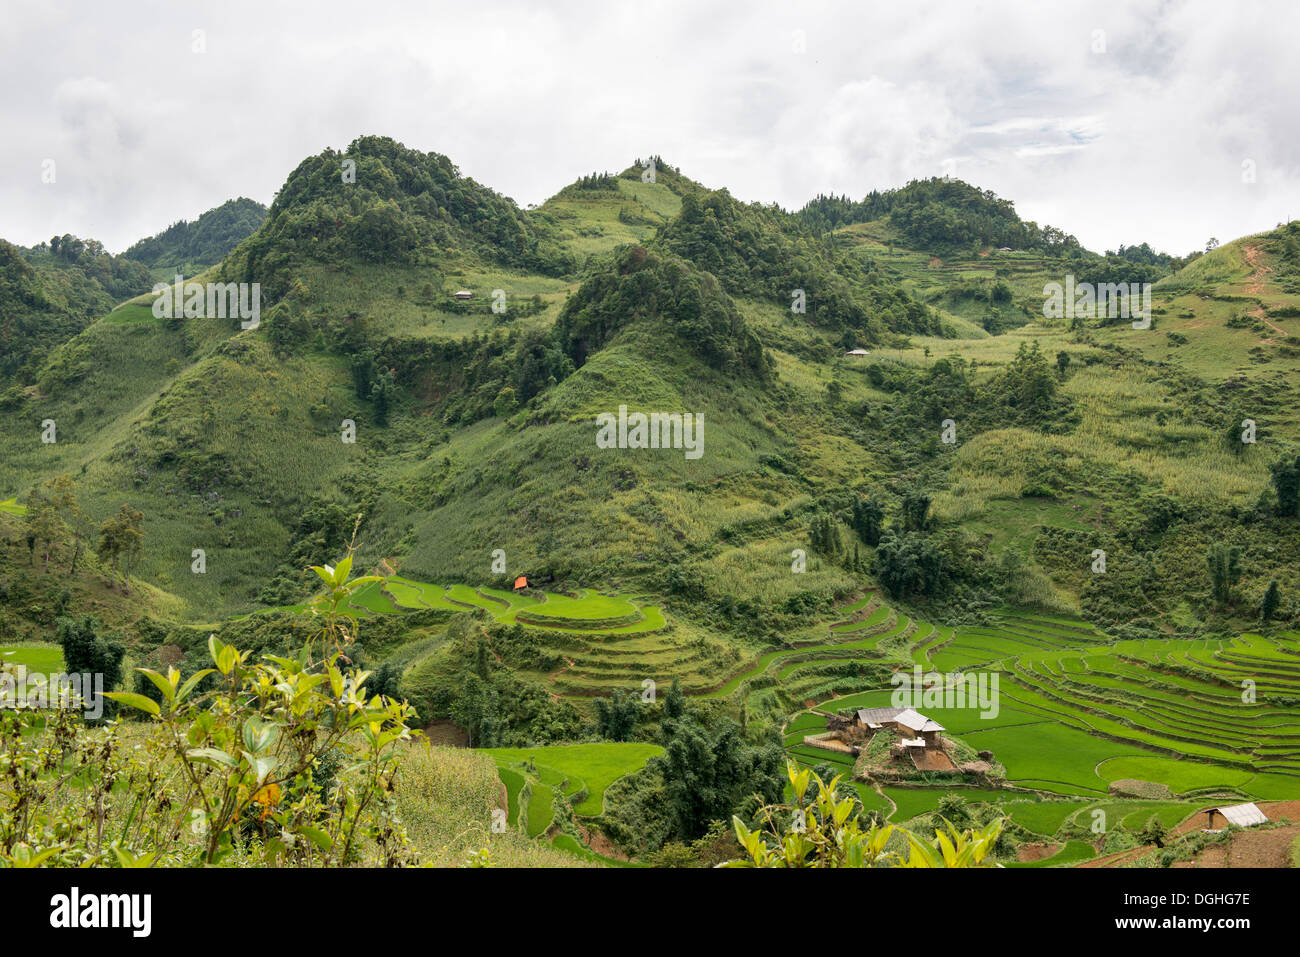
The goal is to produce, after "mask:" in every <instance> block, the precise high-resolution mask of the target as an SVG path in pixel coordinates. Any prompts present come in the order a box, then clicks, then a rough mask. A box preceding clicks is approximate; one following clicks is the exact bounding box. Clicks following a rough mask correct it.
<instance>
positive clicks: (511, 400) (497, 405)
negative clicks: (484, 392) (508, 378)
mask: <svg viewBox="0 0 1300 957" xmlns="http://www.w3.org/2000/svg"><path fill="white" fill-rule="evenodd" d="M517 411H519V400H518V399H517V398H516V397H515V390H514V389H512V388H510V386H506V387H504V388H503V389H502V390H501V391H500V392H498V393H497V397H496V400H495V401H494V402H493V403H492V413H493V414H494V415H495V416H496V417H497V418H498V419H504V418H506V417H507V416H511V415H514V414H515V413H516V412H517Z"/></svg>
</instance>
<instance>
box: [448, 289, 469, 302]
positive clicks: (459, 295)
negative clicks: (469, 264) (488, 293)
mask: <svg viewBox="0 0 1300 957" xmlns="http://www.w3.org/2000/svg"><path fill="white" fill-rule="evenodd" d="M452 298H453V299H459V300H460V301H462V302H464V301H465V300H466V299H473V298H474V293H472V292H470V290H468V289H461V290H459V291H458V292H456V293H455V294H453V295H452Z"/></svg>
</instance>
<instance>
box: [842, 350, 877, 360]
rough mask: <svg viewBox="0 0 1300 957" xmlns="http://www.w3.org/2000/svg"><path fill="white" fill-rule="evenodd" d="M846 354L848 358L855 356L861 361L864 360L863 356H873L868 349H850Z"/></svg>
mask: <svg viewBox="0 0 1300 957" xmlns="http://www.w3.org/2000/svg"><path fill="white" fill-rule="evenodd" d="M844 354H845V355H846V356H854V357H855V358H859V359H860V358H862V357H863V356H869V355H871V353H870V352H868V351H867V350H866V349H850V350H849V351H848V352H846V353H844Z"/></svg>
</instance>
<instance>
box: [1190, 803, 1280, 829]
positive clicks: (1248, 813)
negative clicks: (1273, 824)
mask: <svg viewBox="0 0 1300 957" xmlns="http://www.w3.org/2000/svg"><path fill="white" fill-rule="evenodd" d="M1205 813H1206V814H1207V815H1208V816H1209V825H1208V829H1209V830H1211V831H1221V830H1223V828H1225V827H1227V826H1229V825H1230V824H1235V825H1237V827H1254V826H1255V825H1257V824H1267V823H1268V818H1267V817H1265V816H1264V812H1263V811H1261V810H1260V809H1259V808H1258V807H1256V806H1255V805H1254V804H1231V805H1228V806H1227V807H1212V808H1210V809H1209V810H1208V811H1206V812H1205ZM1216 815H1217V816H1218V817H1221V818H1223V824H1222V826H1220V827H1215V816H1216Z"/></svg>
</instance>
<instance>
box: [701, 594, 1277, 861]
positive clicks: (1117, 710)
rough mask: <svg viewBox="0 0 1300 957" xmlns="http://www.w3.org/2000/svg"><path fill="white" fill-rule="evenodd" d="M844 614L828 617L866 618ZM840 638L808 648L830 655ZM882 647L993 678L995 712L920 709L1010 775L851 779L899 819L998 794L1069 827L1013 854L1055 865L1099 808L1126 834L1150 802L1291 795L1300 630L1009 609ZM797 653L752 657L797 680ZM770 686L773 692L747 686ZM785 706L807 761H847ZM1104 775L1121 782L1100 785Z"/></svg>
mask: <svg viewBox="0 0 1300 957" xmlns="http://www.w3.org/2000/svg"><path fill="white" fill-rule="evenodd" d="M885 608H886V606H884V605H883V604H880V603H879V602H878V601H877V600H876V599H874V598H873V599H871V600H868V601H866V602H858V603H856V604H855V606H854V607H853V608H852V614H853V615H861V616H862V618H864V619H866V618H870V619H872V620H873V621H874V622H875V628H876V629H877V630H878V629H880V628H881V627H884V628H885V630H886V631H893V630H895V629H896V628H897V622H898V619H899V618H900V617H901V616H900V615H899V613H898V612H896V611H893V610H888V611H887V612H886V614H885V615H883V616H881V615H880V614H879V613H880V611H881V610H882V609H885ZM842 611H843V612H849V611H850V609H848V608H846V609H842ZM860 620H861V619H860ZM854 624H857V622H851V623H850V624H848V625H844V624H840V625H837V626H835V627H833V628H832V629H831V631H832V633H833V634H836V635H838V634H842V633H845V632H847V634H848V635H852V634H854V633H855V632H860V631H866V632H868V633H870V632H871V631H872V627H871V626H867V627H863V628H860V629H859V628H854V627H853V625H854ZM872 637H873V638H877V637H878V636H876V635H873V636H872ZM872 644H873V645H879V644H880V641H879V640H875V641H873V642H872ZM836 647H837V645H836V644H827V645H823V646H819V647H816V648H814V649H810V651H812V652H813V654H815V655H822V656H830V655H833V654H834V653H835V649H836ZM838 647H840V648H841V649H845V648H847V645H845V644H841V645H839V646H838ZM891 651H901V652H902V655H900V656H895V655H891V656H890V658H891V660H895V659H896V657H903V656H905V657H906V658H908V659H910V660H911V662H912V663H913V664H914V665H917V666H920V667H922V668H923V669H925V670H926V671H927V672H930V671H939V672H943V673H952V672H956V671H969V672H972V673H975V674H977V675H983V676H985V680H986V681H989V682H991V681H992V680H994V679H995V678H996V680H997V681H998V695H997V698H998V702H997V708H996V712H995V713H993V709H989V712H987V713H981V711H980V710H979V709H978V708H975V707H966V708H953V707H942V706H923V707H922V708H921V710H922V711H923V712H924V713H925V714H926V715H927V716H929V717H932V718H934V719H935V720H936V721H938V722H939V723H940V724H942V725H943V726H944V727H945V728H946V729H947V733H948V734H949V735H950V736H954V737H957V738H959V739H960V740H961V741H963V742H964V743H965V744H967V745H969V746H970V747H971V748H973V749H976V750H979V751H986V750H987V751H991V752H993V755H994V759H995V760H996V761H997V762H999V763H1001V764H1002V765H1003V766H1004V767H1005V768H1006V771H1007V782H1006V783H1007V787H1006V788H995V789H988V788H970V787H950V786H944V785H943V784H935V783H933V782H930V783H929V784H925V785H923V786H916V787H896V786H885V787H883V788H880V789H877V788H876V787H874V786H873V785H872V784H871V783H869V782H861V781H859V782H854V784H855V786H856V787H857V789H858V793H859V794H860V795H861V796H862V797H863V804H864V806H865V807H868V808H870V809H874V810H881V808H880V804H881V801H882V799H884V801H886V802H887V806H886V807H885V808H884V809H883V812H882V813H884V814H886V815H887V816H888V819H889V820H891V821H892V822H894V823H904V822H906V821H908V820H910V819H912V818H916V817H918V816H922V815H926V814H930V813H931V812H934V811H935V810H936V809H937V807H938V805H939V801H940V799H941V798H942V797H943V796H944V795H945V794H952V795H954V796H956V797H957V798H960V799H962V800H964V801H966V802H968V803H970V804H981V803H995V804H997V805H998V806H999V807H1000V808H1001V809H1002V811H1003V813H1005V814H1006V816H1007V817H1008V818H1010V820H1011V821H1012V822H1014V824H1015V825H1016V826H1018V828H1020V829H1021V831H1022V839H1027V840H1032V839H1034V836H1035V835H1037V836H1038V837H1039V838H1040V839H1047V838H1054V837H1055V838H1057V839H1058V840H1062V841H1064V843H1063V845H1062V846H1061V847H1060V848H1059V849H1058V850H1057V851H1056V852H1055V853H1054V854H1052V855H1051V856H1049V857H1047V858H1044V859H1042V860H1039V861H1034V862H1032V863H1027V864H1021V865H1017V866H1027V867H1055V866H1070V865H1074V864H1077V863H1079V862H1081V861H1083V860H1087V859H1089V858H1091V857H1093V856H1095V853H1096V852H1095V849H1094V847H1093V846H1092V845H1091V844H1090V843H1088V842H1087V841H1085V840H1080V839H1078V835H1081V834H1084V835H1086V834H1087V832H1088V828H1089V826H1090V824H1091V823H1092V822H1093V821H1095V820H1097V819H1098V815H1097V814H1096V812H1098V811H1101V812H1103V813H1104V817H1103V818H1101V820H1103V821H1105V822H1106V826H1107V827H1109V828H1111V829H1114V828H1123V829H1126V830H1128V831H1130V832H1132V833H1135V834H1136V833H1137V832H1138V831H1139V830H1141V829H1142V828H1143V827H1144V826H1145V824H1146V823H1147V821H1148V820H1149V819H1150V818H1151V817H1152V816H1155V817H1157V818H1158V819H1159V820H1160V821H1161V822H1162V823H1163V824H1164V825H1165V826H1166V827H1173V826H1176V825H1177V824H1179V823H1181V822H1182V821H1184V820H1185V819H1186V818H1187V817H1189V816H1190V815H1191V814H1192V813H1194V812H1195V811H1196V810H1198V809H1200V808H1201V807H1203V806H1204V805H1205V804H1206V803H1207V801H1209V800H1213V799H1217V798H1223V799H1224V800H1257V799H1259V800H1262V799H1270V800H1280V799H1288V798H1294V797H1297V796H1300V719H1297V718H1296V716H1295V713H1294V710H1293V708H1291V707H1289V702H1291V701H1294V700H1295V699H1296V697H1300V635H1297V634H1295V633H1291V632H1284V633H1282V634H1280V635H1278V636H1276V637H1273V638H1265V637H1263V636H1261V635H1258V634H1250V633H1247V634H1243V635H1240V636H1238V637H1236V638H1233V639H1231V640H1224V641H1217V640H1190V639H1168V640H1150V641H1118V642H1117V641H1113V640H1111V639H1109V638H1108V637H1107V636H1106V635H1104V634H1101V633H1099V632H1098V631H1097V630H1096V629H1095V628H1093V627H1092V626H1091V625H1089V624H1087V623H1086V622H1082V621H1079V620H1077V619H1074V618H1071V617H1069V616H1068V615H1054V614H1043V613H1040V612H1028V611H1024V610H1018V609H1004V610H1002V611H1001V612H999V613H997V614H995V615H993V616H991V617H990V619H989V621H988V623H987V624H982V625H978V626H960V627H957V628H955V629H950V628H938V627H933V626H930V625H929V624H927V623H913V624H912V625H911V626H910V630H909V634H908V637H907V639H906V640H905V642H904V644H903V645H902V647H901V648H899V647H897V646H895V647H894V648H891ZM841 653H842V652H841ZM795 654H796V650H783V651H780V652H775V653H769V655H766V656H764V658H763V659H761V660H760V662H759V666H758V668H757V672H758V673H764V674H767V675H769V676H773V677H775V678H777V680H778V682H779V684H780V685H781V686H782V688H784V685H785V683H786V682H787V681H791V680H794V681H797V680H799V671H798V670H796V669H795V668H794V666H795V665H796V664H798V660H797V659H796V658H795V657H794V655H795ZM823 660H825V661H828V662H829V661H832V660H839V659H832V658H829V657H825V658H824V659H823ZM754 674H755V671H754V670H751V671H750V672H749V673H747V675H746V676H742V679H741V680H740V681H733V682H732V683H731V687H730V689H724V690H729V691H731V692H735V691H736V689H737V688H738V687H740V686H741V685H742V684H743V681H744V680H746V679H748V678H752V676H753V675H754ZM1243 682H1246V684H1243ZM1243 688H1249V689H1250V690H1251V692H1252V693H1253V695H1254V698H1253V699H1252V700H1250V701H1249V703H1247V702H1246V701H1243ZM765 693H766V694H769V695H771V694H777V691H776V690H774V689H772V688H766V689H763V690H762V691H760V692H758V694H760V695H761V694H765ZM892 695H893V692H892V691H891V690H889V689H878V690H873V691H860V692H857V693H854V694H849V695H845V696H830V700H823V699H821V698H817V700H821V704H819V705H818V706H817V710H818V711H821V712H843V711H846V710H849V709H853V708H861V707H881V706H885V705H888V704H890V703H891V697H892ZM809 697H810V698H816V697H817V696H816V695H815V694H810V695H809ZM1246 697H1247V698H1249V695H1247V696H1246ZM784 700H789V698H784ZM800 704H804V702H800ZM791 714H792V717H791V718H790V720H789V721H788V722H787V723H786V725H785V726H784V729H783V733H784V741H785V745H786V748H787V751H788V753H789V754H790V756H791V757H792V758H793V759H794V760H795V761H796V762H798V763H800V764H803V765H805V766H808V767H817V766H827V767H829V768H830V769H832V770H833V771H834V772H835V773H842V774H845V775H850V774H851V773H852V769H853V765H854V759H853V757H852V756H850V755H846V754H840V753H836V752H832V751H827V750H822V749H818V748H815V747H812V746H810V745H807V744H805V743H804V737H805V735H810V734H815V733H818V732H820V731H824V730H825V727H826V719H825V717H823V716H822V715H821V714H817V713H814V712H813V711H811V710H803V709H802V708H800V707H795V708H793V709H792V710H791ZM1115 782H1120V785H1119V786H1120V787H1122V788H1125V789H1126V790H1125V791H1124V792H1122V793H1129V794H1130V796H1128V797H1122V796H1116V795H1115V794H1114V793H1111V788H1112V785H1113V784H1115ZM1139 794H1140V795H1142V796H1140V797H1139V796H1138V795H1139ZM1161 795H1163V797H1162V796H1161ZM1058 835H1059V836H1058Z"/></svg>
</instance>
